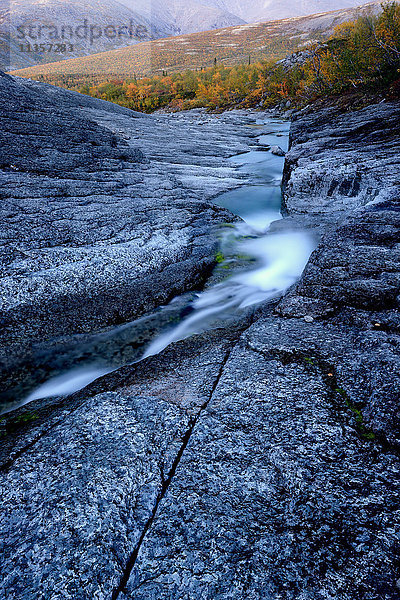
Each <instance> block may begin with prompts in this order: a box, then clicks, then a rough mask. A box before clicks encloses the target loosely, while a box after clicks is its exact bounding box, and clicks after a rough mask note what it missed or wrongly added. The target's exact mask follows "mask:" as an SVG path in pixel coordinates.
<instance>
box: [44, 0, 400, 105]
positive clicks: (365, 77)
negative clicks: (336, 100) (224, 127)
mask: <svg viewBox="0 0 400 600" xmlns="http://www.w3.org/2000/svg"><path fill="white" fill-rule="evenodd" d="M297 57H298V60H294V61H291V60H285V61H280V62H278V63H275V64H273V63H265V62H259V63H256V64H243V65H236V66H231V67H227V66H224V65H219V64H218V62H217V64H215V65H214V66H213V67H210V68H206V69H201V70H197V71H193V70H188V71H186V72H184V73H172V74H168V73H166V72H164V74H163V75H162V76H161V75H159V76H153V77H144V78H140V79H137V78H136V77H133V78H131V79H125V80H118V79H111V80H108V81H106V82H104V83H100V84H99V83H95V84H92V83H91V82H90V77H88V80H87V82H86V83H85V84H84V85H82V83H81V82H79V84H78V83H77V82H76V81H75V80H74V78H73V76H71V77H70V78H69V79H67V82H65V81H63V82H62V83H61V84H62V85H63V86H64V87H68V88H69V89H76V90H78V91H80V92H81V93H84V94H88V95H90V96H94V97H96V98H102V99H104V100H110V101H111V102H116V103H118V104H121V105H122V106H126V107H128V108H132V109H134V110H139V111H143V112H153V111H155V110H157V109H160V108H168V109H170V110H183V109H190V108H197V107H205V108H208V109H213V110H215V109H221V110H222V109H227V108H231V107H237V106H241V107H250V106H263V107H268V106H272V105H274V104H276V103H278V102H280V101H282V100H287V99H290V100H292V101H293V102H294V103H295V104H296V105H301V104H305V103H308V102H310V101H313V100H315V99H316V98H318V97H321V96H326V95H335V94H341V93H344V92H347V91H351V90H361V91H365V92H368V91H376V90H382V91H388V90H391V92H392V93H393V92H394V93H397V91H398V90H399V89H400V5H399V4H397V3H395V2H391V3H387V4H384V5H382V12H380V13H379V14H378V15H370V16H364V17H360V18H359V19H358V20H356V21H354V22H349V23H344V24H342V25H340V26H338V27H337V28H336V30H335V33H334V35H333V36H332V37H331V38H330V39H329V40H328V41H327V42H318V43H315V44H314V45H311V46H309V47H308V48H307V49H306V50H303V51H302V52H301V53H298V55H297ZM42 79H44V80H46V81H49V82H52V83H54V81H50V80H49V79H48V78H45V77H42ZM56 83H60V82H56Z"/></svg>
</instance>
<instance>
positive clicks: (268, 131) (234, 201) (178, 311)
mask: <svg viewBox="0 0 400 600" xmlns="http://www.w3.org/2000/svg"><path fill="white" fill-rule="evenodd" d="M256 125H257V127H259V128H260V132H259V133H260V135H259V136H258V141H259V144H260V146H259V147H258V148H257V149H255V150H251V151H249V152H246V153H243V154H240V155H237V156H234V157H232V158H231V159H230V160H231V161H232V162H233V163H234V164H235V165H236V166H237V168H238V169H239V170H240V171H242V172H243V173H244V174H246V175H248V177H249V178H250V179H251V181H252V184H251V185H247V186H243V187H241V188H239V189H236V190H233V191H230V192H227V193H224V194H221V195H220V196H219V197H217V198H215V199H214V202H215V204H218V205H219V206H221V207H224V208H227V209H228V210H230V211H231V212H232V213H234V214H236V215H238V216H239V217H241V219H242V222H241V223H238V224H236V225H235V226H231V227H224V228H222V229H221V256H224V259H223V263H222V264H221V265H220V266H219V268H220V269H224V268H229V269H230V268H232V266H233V267H234V266H235V264H241V265H242V268H241V269H238V270H236V272H234V274H233V275H232V276H230V277H228V278H226V279H225V280H223V281H222V282H220V283H218V284H216V285H212V286H210V287H209V288H208V289H206V290H205V291H203V292H202V293H199V294H196V295H185V296H181V297H178V298H176V299H175V300H174V301H173V302H171V304H169V305H168V306H165V307H161V308H160V309H159V310H158V311H156V312H155V313H154V314H153V315H150V316H147V317H143V318H141V319H137V320H136V321H133V322H132V323H127V324H125V325H123V326H119V327H116V328H113V329H111V330H109V331H106V332H104V333H102V334H98V335H94V336H91V337H89V338H86V339H85V340H84V341H82V340H76V341H75V342H74V343H71V344H70V345H69V346H66V347H63V348H60V349H59V350H58V351H56V352H54V349H52V350H51V351H48V352H47V353H46V351H43V350H41V351H40V352H39V353H38V356H37V357H36V359H35V360H34V361H33V366H31V368H30V370H28V371H29V372H27V371H26V368H25V375H24V376H23V375H21V377H20V379H21V384H20V385H19V386H18V387H16V388H14V389H13V390H10V391H9V392H8V393H7V394H5V395H3V398H0V411H1V412H3V413H4V412H8V411H9V410H12V409H15V408H17V407H19V406H22V405H24V404H26V403H28V402H31V401H33V400H37V399H41V398H51V397H57V396H61V395H67V394H71V393H73V392H75V391H78V390H80V389H82V388H83V387H85V386H86V385H88V384H89V383H91V382H92V381H94V380H95V379H97V378H99V377H101V376H103V375H105V374H107V373H110V372H112V371H114V370H116V369H118V368H120V367H121V366H123V365H127V364H133V363H135V362H138V361H140V360H143V359H144V358H146V357H149V356H153V355H156V354H158V353H159V352H161V351H162V350H164V349H165V348H166V347H167V346H169V345H170V344H172V343H174V342H177V341H179V340H183V339H185V338H187V337H190V336H192V335H194V334H198V333H201V332H204V331H207V330H210V329H212V328H214V327H216V326H217V324H218V323H221V321H224V320H225V319H229V318H232V317H235V316H238V315H239V314H240V313H241V312H243V311H244V310H246V309H247V308H248V307H250V306H253V305H257V304H260V303H261V302H265V301H267V300H270V299H273V298H276V297H279V296H280V295H282V294H283V293H284V292H285V291H286V290H287V289H288V288H289V287H290V286H291V285H292V284H293V283H294V282H295V281H296V280H297V279H298V278H299V276H300V275H301V273H302V271H303V269H304V267H305V265H306V263H307V261H308V258H309V256H310V254H311V252H312V250H313V242H312V240H311V238H310V237H309V236H308V235H307V234H306V233H303V232H298V231H296V232H293V231H284V230H283V231H282V232H280V233H270V232H269V231H268V229H269V226H270V224H271V223H272V222H273V221H276V220H278V219H280V218H281V214H280V209H281V179H282V171H283V165H284V158H282V157H279V156H275V155H274V154H272V153H271V151H270V147H271V146H274V145H278V146H280V147H281V148H282V149H283V150H285V151H286V150H287V145H288V131H289V124H288V123H287V122H282V121H279V120H272V119H270V120H267V121H258V122H257V124H256ZM221 260H222V259H221ZM243 265H245V266H243ZM221 272H222V271H221ZM23 371H24V369H22V372H23ZM1 409H2V410H1Z"/></svg>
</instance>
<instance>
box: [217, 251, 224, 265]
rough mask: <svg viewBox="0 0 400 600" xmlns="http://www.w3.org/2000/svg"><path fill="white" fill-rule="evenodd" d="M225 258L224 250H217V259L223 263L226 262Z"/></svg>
mask: <svg viewBox="0 0 400 600" xmlns="http://www.w3.org/2000/svg"><path fill="white" fill-rule="evenodd" d="M224 260H225V256H224V255H223V254H222V252H217V253H216V255H215V261H216V262H217V263H218V264H221V263H223V262H224Z"/></svg>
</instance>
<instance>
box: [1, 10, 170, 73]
mask: <svg viewBox="0 0 400 600" xmlns="http://www.w3.org/2000/svg"><path fill="white" fill-rule="evenodd" d="M1 22H2V25H1V28H2V32H3V35H2V36H1V35H0V38H1V37H2V47H0V49H1V50H2V59H3V60H2V61H1V62H2V63H5V64H6V63H7V62H8V63H9V67H8V68H9V69H12V68H20V67H24V66H29V65H34V64H38V63H45V62H54V61H58V60H60V59H66V58H72V57H75V56H85V55H88V54H91V53H94V52H102V51H106V50H111V49H113V48H121V47H125V46H127V45H130V44H135V43H138V42H140V41H143V40H150V39H155V38H160V37H166V36H170V35H173V34H174V29H173V28H172V27H169V26H168V24H167V23H161V24H160V25H158V24H157V23H155V22H152V21H151V20H150V19H147V18H146V17H145V16H144V15H143V14H139V13H137V12H135V11H133V10H131V9H129V8H127V7H126V6H123V5H122V4H120V3H119V2H117V1H116V0H13V1H12V2H11V3H10V2H9V0H0V23H1ZM41 44H44V46H41ZM64 45H65V47H64ZM0 66H1V65H0Z"/></svg>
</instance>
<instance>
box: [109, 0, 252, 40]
mask: <svg viewBox="0 0 400 600" xmlns="http://www.w3.org/2000/svg"><path fill="white" fill-rule="evenodd" d="M119 1H120V2H121V4H123V5H125V6H126V7H128V8H130V9H131V10H133V11H135V12H137V13H139V14H141V15H143V16H145V17H146V18H147V19H148V20H149V21H151V22H152V23H153V24H157V25H158V26H159V27H160V26H162V27H164V28H170V29H172V30H173V31H174V33H175V34H176V35H179V34H182V33H183V34H184V33H195V32H198V31H209V30H212V29H222V28H223V27H230V26H231V25H240V24H243V23H246V22H247V21H246V19H244V18H241V17H239V16H238V15H236V14H234V13H232V12H230V11H229V10H227V9H225V8H224V7H219V6H218V5H217V3H213V2H209V1H207V0H205V1H204V2H203V0H119Z"/></svg>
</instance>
